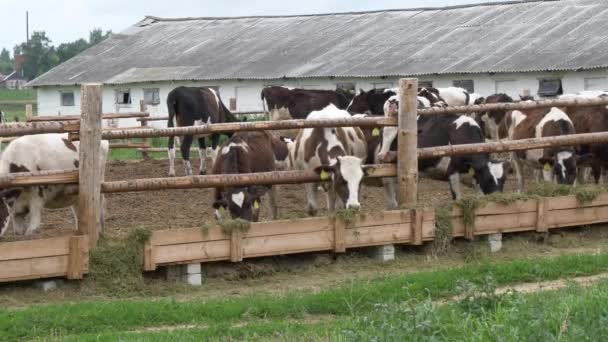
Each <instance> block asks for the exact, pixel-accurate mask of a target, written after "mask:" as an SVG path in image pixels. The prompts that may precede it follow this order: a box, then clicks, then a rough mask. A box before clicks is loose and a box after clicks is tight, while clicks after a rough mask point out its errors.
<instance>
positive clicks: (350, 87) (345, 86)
mask: <svg viewBox="0 0 608 342" xmlns="http://www.w3.org/2000/svg"><path fill="white" fill-rule="evenodd" d="M356 87H357V85H356V84H355V83H351V82H349V83H338V84H336V90H338V89H341V90H344V91H346V92H349V93H352V94H355V92H356Z"/></svg>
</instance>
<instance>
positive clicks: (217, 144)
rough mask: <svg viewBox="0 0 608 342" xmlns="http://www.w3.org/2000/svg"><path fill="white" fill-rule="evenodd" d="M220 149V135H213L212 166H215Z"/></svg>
mask: <svg viewBox="0 0 608 342" xmlns="http://www.w3.org/2000/svg"><path fill="white" fill-rule="evenodd" d="M219 149H220V135H219V134H212V135H211V165H214V164H215V159H217V154H218V152H219Z"/></svg>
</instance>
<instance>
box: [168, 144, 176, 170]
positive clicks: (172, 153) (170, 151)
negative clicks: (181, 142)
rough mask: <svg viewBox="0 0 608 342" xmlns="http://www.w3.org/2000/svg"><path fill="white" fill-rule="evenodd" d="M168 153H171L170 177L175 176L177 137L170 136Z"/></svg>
mask: <svg viewBox="0 0 608 342" xmlns="http://www.w3.org/2000/svg"><path fill="white" fill-rule="evenodd" d="M167 154H168V155H169V177H175V137H169V141H168V142H167Z"/></svg>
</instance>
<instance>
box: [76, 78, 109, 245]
mask: <svg viewBox="0 0 608 342" xmlns="http://www.w3.org/2000/svg"><path fill="white" fill-rule="evenodd" d="M81 99H82V103H81V106H80V108H82V119H81V120H80V136H81V138H82V139H81V141H80V151H79V153H80V157H79V158H80V166H79V174H80V177H79V181H78V189H79V191H78V229H79V232H80V234H81V235H88V236H89V244H90V247H91V248H93V247H94V246H95V245H96V244H97V238H98V236H99V235H98V234H99V232H100V231H101V219H102V218H101V183H102V182H103V179H102V175H103V173H102V170H101V169H100V167H99V156H100V153H101V130H102V129H101V110H102V109H101V107H102V102H101V101H102V91H101V84H83V85H82V90H81Z"/></svg>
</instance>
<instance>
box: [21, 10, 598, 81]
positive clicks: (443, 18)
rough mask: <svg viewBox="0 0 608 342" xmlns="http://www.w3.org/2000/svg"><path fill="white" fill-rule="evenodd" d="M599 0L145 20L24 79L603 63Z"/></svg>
mask: <svg viewBox="0 0 608 342" xmlns="http://www.w3.org/2000/svg"><path fill="white" fill-rule="evenodd" d="M606 18H608V1H605V0H562V1H516V2H513V1H512V2H506V3H500V4H483V5H470V6H457V7H448V8H423V9H409V10H385V11H371V12H359V13H332V14H324V15H299V16H265V17H260V16H258V17H238V18H182V19H163V18H157V17H146V19H144V20H142V21H141V22H139V23H137V24H136V25H134V26H132V27H130V28H129V29H127V30H125V31H123V32H121V33H120V34H115V35H112V36H111V37H110V38H109V39H107V40H105V41H104V42H102V43H100V44H98V45H96V46H94V47H92V48H90V49H88V50H86V51H85V52H83V53H81V54H79V55H77V56H76V57H74V58H72V59H71V60H69V61H67V62H65V63H63V64H61V65H59V66H57V67H55V68H53V69H52V70H50V71H49V72H47V73H46V74H44V75H42V76H40V77H38V78H37V79H35V80H33V81H32V82H30V83H29V85H30V86H46V85H72V84H80V83H83V82H103V83H106V84H126V83H136V82H149V81H172V80H225V79H279V78H283V77H289V78H311V77H330V76H335V77H380V76H401V75H409V76H421V75H433V74H460V73H486V72H495V73H501V72H525V71H552V70H584V69H595V68H605V67H608V20H606Z"/></svg>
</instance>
